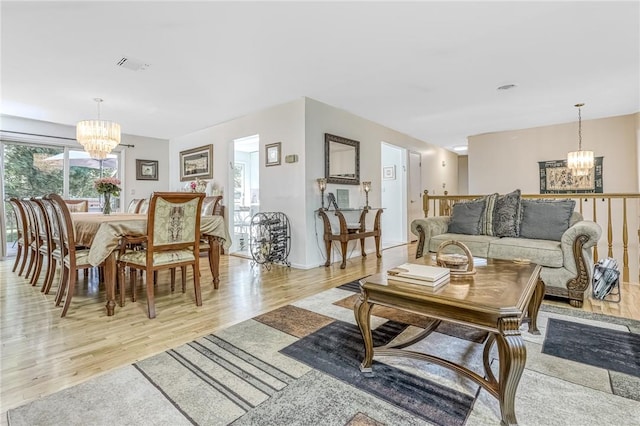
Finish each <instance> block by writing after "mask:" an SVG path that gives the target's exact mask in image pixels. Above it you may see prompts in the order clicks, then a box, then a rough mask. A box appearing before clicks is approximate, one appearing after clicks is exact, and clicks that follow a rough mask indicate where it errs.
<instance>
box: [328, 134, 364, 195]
mask: <svg viewBox="0 0 640 426" xmlns="http://www.w3.org/2000/svg"><path fill="white" fill-rule="evenodd" d="M324 175H325V178H326V179H327V183H341V184H346V185H360V142H358V141H355V140H353V139H347V138H343V137H341V136H336V135H332V134H329V133H325V134H324Z"/></svg>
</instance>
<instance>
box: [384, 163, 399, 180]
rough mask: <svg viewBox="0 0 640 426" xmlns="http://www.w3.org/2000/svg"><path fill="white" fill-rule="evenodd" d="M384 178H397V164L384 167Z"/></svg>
mask: <svg viewBox="0 0 640 426" xmlns="http://www.w3.org/2000/svg"><path fill="white" fill-rule="evenodd" d="M382 179H384V180H395V179H396V166H395V165H393V166H384V167H383V168H382Z"/></svg>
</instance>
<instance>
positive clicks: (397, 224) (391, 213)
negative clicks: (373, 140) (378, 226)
mask: <svg viewBox="0 0 640 426" xmlns="http://www.w3.org/2000/svg"><path fill="white" fill-rule="evenodd" d="M381 155H382V167H395V170H396V176H395V179H381V180H380V181H378V182H379V185H380V197H381V203H380V205H379V206H378V207H380V206H382V207H384V208H385V211H384V213H383V214H382V221H381V222H382V229H383V230H384V232H383V233H382V244H383V246H387V245H393V244H397V243H406V242H407V218H406V216H405V217H402V213H403V210H402V206H403V205H407V203H406V200H405V198H404V196H405V194H406V188H407V179H406V178H407V174H406V173H405V167H406V156H407V154H406V150H403V149H402V148H398V147H396V146H393V145H389V144H387V143H383V144H382V152H381ZM372 185H373V186H377V185H376V182H373V183H372ZM369 204H371V203H369ZM373 207H376V206H373Z"/></svg>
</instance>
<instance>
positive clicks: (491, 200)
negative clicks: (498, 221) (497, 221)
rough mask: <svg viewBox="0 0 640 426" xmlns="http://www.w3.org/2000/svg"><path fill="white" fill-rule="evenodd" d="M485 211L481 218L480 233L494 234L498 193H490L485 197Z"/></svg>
mask: <svg viewBox="0 0 640 426" xmlns="http://www.w3.org/2000/svg"><path fill="white" fill-rule="evenodd" d="M484 199H485V205H484V213H482V217H481V218H480V234H481V235H494V234H493V211H494V210H495V208H496V200H497V199H498V193H497V192H496V193H494V194H490V195H487V196H486V197H484Z"/></svg>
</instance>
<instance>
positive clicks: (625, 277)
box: [622, 198, 629, 283]
mask: <svg viewBox="0 0 640 426" xmlns="http://www.w3.org/2000/svg"><path fill="white" fill-rule="evenodd" d="M622 265H623V266H622V281H624V282H627V283H628V282H629V235H628V233H627V199H626V198H623V199H622Z"/></svg>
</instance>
